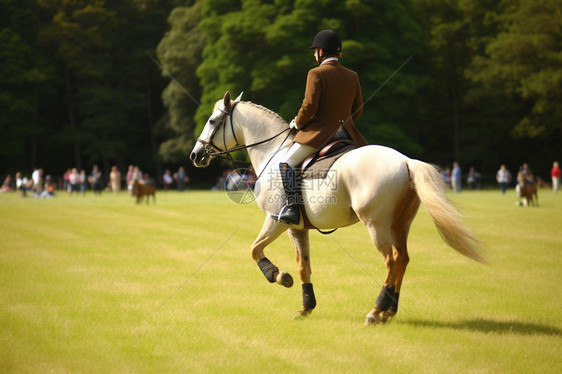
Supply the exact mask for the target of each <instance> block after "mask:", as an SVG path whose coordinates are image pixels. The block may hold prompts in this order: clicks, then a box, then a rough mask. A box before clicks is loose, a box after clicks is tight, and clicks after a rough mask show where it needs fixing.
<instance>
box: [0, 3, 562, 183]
mask: <svg viewBox="0 0 562 374" xmlns="http://www.w3.org/2000/svg"><path fill="white" fill-rule="evenodd" d="M559 5H560V1H559V0H543V1H540V2H539V1H534V0H494V1H489V0H462V1H456V2H455V1H449V0H403V1H381V0H361V1H359V0H184V1H180V0H120V1H103V0H95V1H90V0H56V1H53V0H20V1H14V0H0V12H1V13H2V14H3V18H2V20H1V24H0V41H1V42H2V46H3V48H2V50H0V82H1V84H2V91H1V92H0V105H1V109H2V112H3V116H2V118H0V131H1V132H2V134H3V136H2V137H0V169H1V170H2V171H6V172H7V171H10V172H12V173H13V172H15V171H17V170H19V169H23V171H26V169H27V170H30V169H31V167H32V166H43V167H46V168H47V169H51V170H52V171H53V172H55V173H60V172H62V170H64V169H66V167H69V166H70V167H71V166H80V165H83V166H84V167H87V166H89V165H91V164H92V163H94V162H96V163H100V164H101V166H102V169H104V171H108V170H109V167H110V166H111V165H113V164H117V165H119V167H120V169H122V170H123V169H124V168H125V167H126V165H128V164H130V163H134V164H141V165H142V166H143V168H144V169H145V170H149V171H150V172H151V173H154V172H155V171H156V172H158V173H159V171H158V169H159V168H160V166H159V165H160V163H161V162H162V160H163V161H164V162H167V163H185V162H186V154H187V153H189V151H190V149H191V147H192V145H193V139H194V138H195V137H196V136H197V135H198V133H199V131H200V130H201V128H202V126H203V124H204V123H205V121H206V119H207V118H208V116H209V114H210V112H211V111H212V108H213V106H214V104H215V102H216V101H217V100H219V99H221V98H222V96H223V95H224V92H225V91H227V90H229V91H230V92H231V93H232V94H233V95H238V94H239V93H240V92H244V93H245V94H244V99H245V100H250V101H254V102H256V103H258V104H261V105H264V106H266V107H268V108H270V109H272V110H274V111H276V112H278V113H279V114H280V115H281V116H282V117H283V118H285V119H286V120H287V121H289V120H290V119H292V118H293V117H294V116H295V115H296V113H297V111H298V109H299V107H300V104H301V102H302V98H303V94H304V85H305V80H306V74H307V71H308V70H309V69H311V68H313V67H314V66H316V63H315V61H314V59H313V57H312V51H310V50H309V49H308V46H309V45H310V43H311V40H312V38H313V36H314V35H315V34H316V32H318V31H319V30H320V29H323V28H331V29H334V30H336V31H337V32H338V33H339V34H340V35H341V36H342V39H343V50H344V56H343V59H342V63H343V64H344V65H345V66H348V67H349V68H351V69H353V70H355V71H357V72H358V74H359V76H360V79H361V84H362V89H363V96H364V98H365V100H367V101H366V103H365V110H364V114H363V116H362V117H361V118H360V119H359V121H358V123H357V126H358V127H359V129H360V131H361V132H362V133H363V134H364V135H365V136H366V137H367V139H368V140H369V141H370V142H372V143H375V144H385V145H389V146H392V147H395V148H397V149H398V150H400V151H402V152H404V153H406V154H408V155H409V156H413V157H417V158H422V159H425V160H427V161H430V162H433V163H437V164H441V165H446V164H448V163H451V162H452V161H453V160H455V159H456V160H458V161H460V162H461V164H462V165H463V166H465V168H467V167H468V165H466V164H470V165H474V166H476V167H477V169H480V170H481V171H483V172H485V173H495V170H497V167H498V165H499V164H500V163H508V164H511V165H510V167H511V168H512V169H514V168H516V167H518V166H519V165H518V164H520V163H522V162H524V161H526V162H530V163H531V164H532V165H536V166H535V167H534V169H535V171H536V172H538V173H539V174H541V175H542V176H543V178H546V177H548V170H549V166H550V164H551V161H548V162H545V161H543V160H553V159H560V158H561V157H562V154H560V150H559V149H560V148H559V144H560V143H561V142H562V129H561V126H562V125H561V124H562V118H561V117H562V109H560V105H558V103H559V102H561V99H562V68H561V66H562V64H561V62H562V61H561V60H562V54H561V52H560V51H561V50H562V48H561V46H562V42H561V37H560V35H562V32H561V27H562V26H561V23H560V19H562V17H561V14H560V6H559ZM413 53H416V55H415V57H414V58H413V59H412V60H411V61H410V62H409V63H408V64H406V66H404V67H403V68H402V70H401V71H400V72H399V73H398V74H397V75H396V76H395V77H394V78H393V79H392V80H391V81H390V82H388V84H387V85H386V86H385V87H384V88H382V89H381V90H380V92H378V93H377V94H376V95H374V96H372V95H373V93H374V92H376V91H377V90H378V89H379V88H380V86H381V84H383V82H385V80H386V79H387V78H388V77H389V76H391V75H392V74H393V73H394V72H395V70H396V69H397V68H398V67H399V66H400V65H401V64H402V63H403V62H404V61H405V60H406V59H407V58H408V57H409V56H410V55H411V54H413ZM153 59H154V60H156V59H157V61H158V62H157V64H154V61H153ZM159 68H160V70H161V71H159ZM172 77H173V78H172ZM199 103H201V104H199ZM53 169H56V170H53ZM213 177H214V176H213Z"/></svg>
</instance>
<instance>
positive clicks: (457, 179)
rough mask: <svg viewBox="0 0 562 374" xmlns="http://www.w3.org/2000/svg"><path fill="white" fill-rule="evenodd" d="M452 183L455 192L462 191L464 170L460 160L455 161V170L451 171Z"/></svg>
mask: <svg viewBox="0 0 562 374" xmlns="http://www.w3.org/2000/svg"><path fill="white" fill-rule="evenodd" d="M451 185H452V187H453V190H454V191H455V192H461V187H462V171H461V167H460V166H459V163H458V162H456V161H455V162H453V171H452V173H451Z"/></svg>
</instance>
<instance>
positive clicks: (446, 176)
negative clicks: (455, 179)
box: [441, 168, 453, 189]
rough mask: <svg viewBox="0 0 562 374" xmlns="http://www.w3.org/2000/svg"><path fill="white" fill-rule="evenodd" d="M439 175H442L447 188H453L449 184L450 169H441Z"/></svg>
mask: <svg viewBox="0 0 562 374" xmlns="http://www.w3.org/2000/svg"><path fill="white" fill-rule="evenodd" d="M441 176H442V177H443V182H445V185H446V186H447V188H448V189H451V188H453V187H452V185H451V169H449V168H445V169H444V170H441Z"/></svg>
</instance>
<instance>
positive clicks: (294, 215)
mask: <svg viewBox="0 0 562 374" xmlns="http://www.w3.org/2000/svg"><path fill="white" fill-rule="evenodd" d="M271 218H273V219H274V220H276V221H279V222H283V223H286V224H288V225H298V224H299V222H300V220H301V212H300V209H299V206H298V205H296V204H292V205H285V206H284V207H283V208H281V210H280V211H279V214H278V215H272V216H271Z"/></svg>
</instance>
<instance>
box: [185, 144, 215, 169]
mask: <svg viewBox="0 0 562 374" xmlns="http://www.w3.org/2000/svg"><path fill="white" fill-rule="evenodd" d="M189 159H190V160H191V162H193V165H195V166H196V167H198V168H204V167H207V166H209V163H210V162H211V157H210V156H209V154H208V153H207V150H206V149H205V147H204V146H203V144H201V143H200V142H197V143H196V144H195V147H193V151H191V154H190V155H189Z"/></svg>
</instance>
